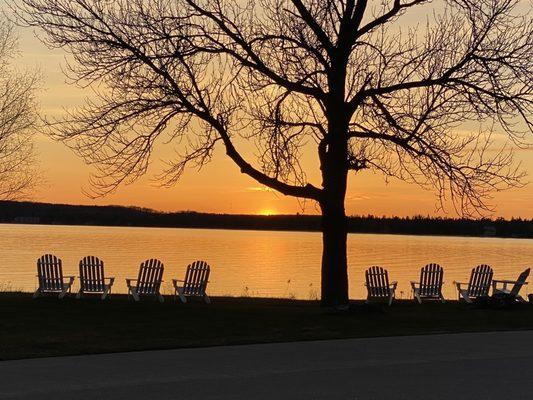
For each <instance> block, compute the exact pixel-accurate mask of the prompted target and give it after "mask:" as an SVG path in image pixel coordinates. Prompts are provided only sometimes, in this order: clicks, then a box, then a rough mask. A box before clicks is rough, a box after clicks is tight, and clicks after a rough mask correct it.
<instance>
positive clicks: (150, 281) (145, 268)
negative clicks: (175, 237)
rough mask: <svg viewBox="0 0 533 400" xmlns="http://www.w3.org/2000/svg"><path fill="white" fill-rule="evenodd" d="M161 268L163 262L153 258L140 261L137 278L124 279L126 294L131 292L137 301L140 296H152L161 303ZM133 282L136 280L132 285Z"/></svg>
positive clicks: (162, 300) (162, 299)
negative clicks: (126, 287) (126, 288)
mask: <svg viewBox="0 0 533 400" xmlns="http://www.w3.org/2000/svg"><path fill="white" fill-rule="evenodd" d="M163 270H164V265H163V263H162V262H161V261H159V260H156V259H153V258H152V259H150V260H146V261H144V262H143V263H141V266H140V268H139V276H138V278H137V279H129V278H127V279H126V285H127V286H128V295H130V294H131V296H132V297H133V299H134V300H135V301H139V300H140V298H141V296H154V297H156V298H157V299H158V300H159V301H160V302H161V303H162V302H164V301H165V299H164V298H163V296H162V295H161V293H160V289H161V282H163ZM133 282H136V284H135V285H133V284H132V283H133Z"/></svg>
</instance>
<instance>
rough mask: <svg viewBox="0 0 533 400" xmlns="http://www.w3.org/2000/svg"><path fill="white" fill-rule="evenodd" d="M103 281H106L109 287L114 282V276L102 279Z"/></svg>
mask: <svg viewBox="0 0 533 400" xmlns="http://www.w3.org/2000/svg"><path fill="white" fill-rule="evenodd" d="M104 279H105V280H108V281H109V284H110V285H112V284H113V282H115V277H114V276H110V277H107V278H104Z"/></svg>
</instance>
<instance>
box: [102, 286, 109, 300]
mask: <svg viewBox="0 0 533 400" xmlns="http://www.w3.org/2000/svg"><path fill="white" fill-rule="evenodd" d="M110 292H111V287H109V286H107V287H106V288H105V290H104V293H102V297H101V299H102V300H105V299H106V297H107V295H108V294H109V293H110Z"/></svg>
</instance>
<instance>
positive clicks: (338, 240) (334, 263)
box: [321, 196, 349, 308]
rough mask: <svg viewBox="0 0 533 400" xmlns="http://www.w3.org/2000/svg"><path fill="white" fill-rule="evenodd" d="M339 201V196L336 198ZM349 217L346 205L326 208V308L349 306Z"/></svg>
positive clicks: (323, 282) (324, 293) (324, 297)
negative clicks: (347, 226)
mask: <svg viewBox="0 0 533 400" xmlns="http://www.w3.org/2000/svg"><path fill="white" fill-rule="evenodd" d="M335 197H337V196H335ZM346 241H347V229H346V215H345V212H344V196H342V202H341V203H339V201H338V199H337V201H329V202H328V201H327V200H326V201H325V202H324V204H323V205H322V242H323V250H322V297H321V299H322V301H321V302H322V305H323V306H327V307H335V308H342V307H344V306H347V305H348V300H349V297H348V261H347V255H346Z"/></svg>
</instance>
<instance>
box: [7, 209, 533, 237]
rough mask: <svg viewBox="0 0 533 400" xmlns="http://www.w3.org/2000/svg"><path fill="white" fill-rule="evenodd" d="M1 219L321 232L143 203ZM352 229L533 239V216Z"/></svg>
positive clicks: (420, 220) (17, 213) (287, 222)
mask: <svg viewBox="0 0 533 400" xmlns="http://www.w3.org/2000/svg"><path fill="white" fill-rule="evenodd" d="M0 223H5V224H30V225H67V226H102V227H105V226H115V227H146V228H198V229H226V230H258V231H282V232H283V231H288V232H320V230H321V218H320V216H318V215H271V216H263V215H234V214H209V213H198V212H193V211H186V212H175V213H165V212H157V211H153V210H149V209H143V208H138V207H123V206H84V205H67V204H50V203H36V202H16V201H0ZM348 232H349V233H360V234H365V233H366V234H394V235H417V236H463V237H499V238H517V239H520V238H525V239H531V238H533V220H523V219H512V220H504V219H495V220H492V219H479V220H470V219H459V218H457V219H452V218H430V217H420V216H419V217H407V218H400V217H375V216H350V217H348Z"/></svg>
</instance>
